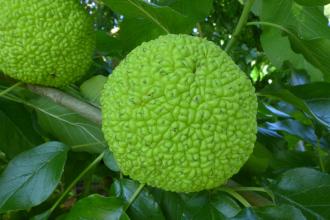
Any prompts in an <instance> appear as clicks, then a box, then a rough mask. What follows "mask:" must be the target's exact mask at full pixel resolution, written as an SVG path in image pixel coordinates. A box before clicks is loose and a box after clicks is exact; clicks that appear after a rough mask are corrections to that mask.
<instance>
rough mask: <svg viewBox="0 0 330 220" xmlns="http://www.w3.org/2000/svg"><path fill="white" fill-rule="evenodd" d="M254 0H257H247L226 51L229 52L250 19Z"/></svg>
mask: <svg viewBox="0 0 330 220" xmlns="http://www.w3.org/2000/svg"><path fill="white" fill-rule="evenodd" d="M254 1H255V0H247V2H246V3H245V5H244V9H243V12H242V14H241V17H240V18H239V21H238V24H237V26H236V28H235V31H234V33H233V35H232V36H231V39H230V41H229V43H228V44H227V46H226V49H225V51H226V52H229V51H230V49H231V48H232V47H233V46H234V44H235V43H236V41H237V37H238V36H239V35H240V33H241V31H242V30H243V28H244V26H245V24H246V22H247V19H248V16H249V13H250V10H251V8H252V6H253V4H254Z"/></svg>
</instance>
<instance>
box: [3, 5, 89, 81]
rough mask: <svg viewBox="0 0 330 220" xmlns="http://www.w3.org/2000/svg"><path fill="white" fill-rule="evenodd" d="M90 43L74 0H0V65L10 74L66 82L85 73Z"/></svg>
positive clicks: (85, 22)
mask: <svg viewBox="0 0 330 220" xmlns="http://www.w3.org/2000/svg"><path fill="white" fill-rule="evenodd" d="M94 47H95V36H94V31H93V23H92V19H91V17H90V16H89V15H88V12H87V11H85V10H84V8H83V6H82V5H80V3H79V0H56V1H54V0H0V48H1V49H0V70H2V71H3V72H4V73H5V74H7V75H9V76H10V77H12V78H15V79H17V80H20V81H23V82H26V83H33V84H40V85H46V86H55V87H59V86H64V85H67V84H69V83H72V82H74V81H76V80H78V79H79V78H80V77H81V76H82V75H84V74H85V73H86V71H87V70H88V68H89V66H90V64H91V61H92V54H93V51H94Z"/></svg>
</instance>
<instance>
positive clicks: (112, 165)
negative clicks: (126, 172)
mask: <svg viewBox="0 0 330 220" xmlns="http://www.w3.org/2000/svg"><path fill="white" fill-rule="evenodd" d="M103 162H104V164H105V165H106V166H107V167H108V168H109V169H110V170H112V171H115V172H120V169H119V167H118V164H117V162H116V160H115V158H114V156H113V154H112V152H111V151H110V150H109V149H108V150H106V151H105V154H104V157H103Z"/></svg>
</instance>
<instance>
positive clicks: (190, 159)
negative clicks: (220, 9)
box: [101, 35, 257, 192]
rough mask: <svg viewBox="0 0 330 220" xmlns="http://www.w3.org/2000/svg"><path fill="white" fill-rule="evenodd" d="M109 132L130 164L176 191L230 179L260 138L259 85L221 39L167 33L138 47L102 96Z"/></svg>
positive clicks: (129, 170)
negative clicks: (221, 44)
mask: <svg viewBox="0 0 330 220" xmlns="http://www.w3.org/2000/svg"><path fill="white" fill-rule="evenodd" d="M101 104H102V112H103V133H104V135H105V138H106V140H107V142H108V144H109V147H110V150H111V151H112V152H113V154H114V156H115V158H116V160H117V163H118V165H119V167H120V168H121V170H122V172H123V173H124V174H126V175H129V176H130V177H131V178H132V179H135V180H138V181H140V182H142V183H147V184H149V185H151V186H155V187H159V188H162V189H165V190H169V191H176V192H194V191H200V190H204V189H210V188H213V187H217V186H219V185H221V184H223V183H224V182H225V181H226V180H227V179H228V178H230V177H231V176H232V175H233V174H235V173H237V172H238V171H239V169H240V168H241V167H242V165H243V164H244V163H245V161H246V160H247V159H248V157H249V155H250V154H251V152H252V150H253V146H254V142H255V139H256V127H257V125H256V111H257V100H256V96H255V93H254V88H253V86H252V85H251V83H250V81H249V80H248V78H247V77H246V76H245V74H244V73H243V72H241V70H240V69H239V68H238V67H237V66H236V65H235V64H234V62H233V61H232V60H231V58H230V57H229V56H228V55H227V54H226V53H225V52H224V51H222V50H221V49H220V48H219V47H218V46H216V45H215V44H214V43H212V42H209V41H207V40H204V39H201V38H197V37H192V36H187V35H166V36H161V37H159V38H158V39H156V40H152V41H149V42H147V43H143V44H142V45H140V46H138V47H137V48H135V49H134V50H133V51H132V52H131V53H130V54H129V55H128V56H127V57H126V58H125V59H124V60H123V61H122V62H121V63H120V65H119V66H118V67H117V68H116V69H115V71H114V72H113V74H112V75H110V77H109V79H108V81H107V83H106V84H105V88H104V90H103V93H102V96H101Z"/></svg>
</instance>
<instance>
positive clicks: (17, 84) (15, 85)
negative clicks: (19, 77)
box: [0, 82, 23, 97]
mask: <svg viewBox="0 0 330 220" xmlns="http://www.w3.org/2000/svg"><path fill="white" fill-rule="evenodd" d="M22 84H23V83H22V82H17V83H15V84H14V85H12V86H11V87H8V88H7V89H5V90H3V91H1V92H0V97H1V96H4V95H6V94H7V93H8V92H10V91H12V90H13V89H15V88H16V87H18V86H20V85H22Z"/></svg>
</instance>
